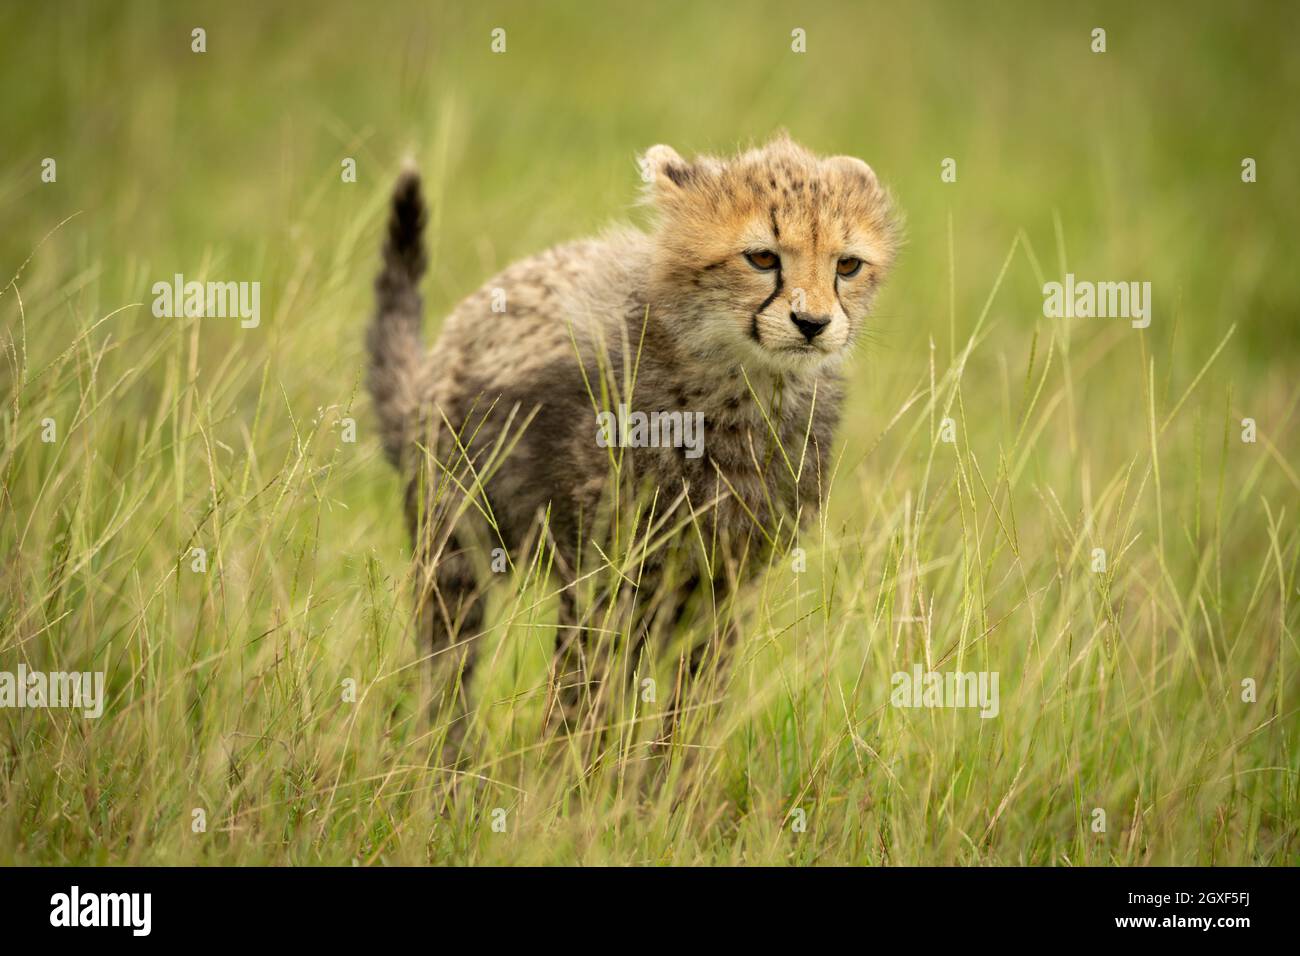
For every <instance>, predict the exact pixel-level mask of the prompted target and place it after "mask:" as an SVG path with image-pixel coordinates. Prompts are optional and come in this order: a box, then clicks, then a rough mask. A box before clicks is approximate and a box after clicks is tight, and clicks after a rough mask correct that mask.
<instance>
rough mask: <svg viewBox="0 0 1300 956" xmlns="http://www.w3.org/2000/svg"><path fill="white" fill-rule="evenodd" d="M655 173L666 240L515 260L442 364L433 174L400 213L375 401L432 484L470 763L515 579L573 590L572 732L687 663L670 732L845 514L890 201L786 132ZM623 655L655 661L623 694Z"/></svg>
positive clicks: (449, 710) (438, 645) (419, 600)
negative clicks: (788, 577)
mask: <svg viewBox="0 0 1300 956" xmlns="http://www.w3.org/2000/svg"><path fill="white" fill-rule="evenodd" d="M641 169H642V173H643V177H642V178H643V179H644V180H645V182H646V186H645V201H646V203H647V205H649V206H650V207H651V209H652V213H653V221H652V225H651V227H650V228H649V230H648V231H641V230H637V229H632V228H626V227H620V228H615V229H611V230H609V231H607V232H606V233H604V234H602V235H600V236H599V237H597V238H592V239H582V240H578V241H576V242H571V243H568V244H565V245H560V246H556V247H555V248H552V249H548V250H547V251H545V252H542V253H539V254H537V255H535V256H532V257H530V258H527V259H524V260H522V261H520V262H517V263H515V264H514V265H512V266H510V267H509V268H507V269H506V270H505V271H503V272H501V273H500V274H499V275H497V276H496V277H494V278H493V279H491V280H490V281H489V282H488V283H487V284H486V285H485V286H483V288H481V289H480V290H479V291H477V292H475V293H474V294H473V295H471V296H469V298H467V299H465V300H464V301H463V302H462V303H461V304H460V305H458V306H457V307H456V308H455V309H454V310H453V311H452V312H451V314H450V315H448V316H447V318H446V321H445V322H444V323H443V328H442V331H441V334H440V335H439V336H438V339H437V342H436V343H435V345H434V346H433V348H432V349H430V350H426V349H425V347H424V345H423V344H422V339H421V313H422V304H421V298H420V293H419V291H418V281H419V279H420V277H421V275H422V274H423V272H424V270H425V266H426V253H425V248H424V245H423V240H422V232H423V228H424V223H425V207H424V203H423V200H422V198H421V193H420V183H419V178H418V176H417V175H416V174H415V173H414V172H406V173H404V174H403V175H402V176H401V178H400V179H399V180H398V183H397V187H396V189H395V191H394V194H393V198H392V208H391V214H390V218H389V222H388V227H387V235H386V239H385V243H384V247H383V268H382V271H381V272H380V273H379V276H378V278H377V279H376V282H375V292H376V296H377V299H378V305H377V309H376V312H375V317H374V321H373V324H372V325H371V327H370V329H369V334H368V346H369V350H370V369H369V380H368V385H369V388H370V392H371V395H372V396H373V400H374V405H375V408H376V411H377V413H378V418H379V422H380V427H381V434H382V439H383V446H384V450H385V452H386V454H387V456H388V458H389V459H390V460H391V461H392V462H393V464H394V465H396V466H397V467H398V468H399V470H400V472H401V473H402V475H403V477H404V479H405V481H406V483H407V484H406V517H407V521H408V524H409V526H410V531H411V535H412V541H413V550H414V557H415V575H414V578H415V598H416V617H417V628H418V632H419V638H420V641H421V646H422V652H423V653H424V654H426V655H428V656H429V658H430V660H431V661H432V662H433V665H434V672H435V674H436V675H437V679H436V680H435V684H434V686H435V688H436V692H437V694H438V695H439V699H438V701H437V702H436V703H437V704H438V705H439V706H440V708H441V710H440V712H441V713H442V714H443V715H444V716H445V717H446V718H447V721H448V723H447V738H446V739H447V747H448V748H449V750H448V754H449V756H450V757H454V756H456V755H457V754H459V753H460V752H461V745H462V737H463V734H464V731H465V727H466V725H467V723H468V713H469V711H468V687H469V684H470V676H471V674H472V671H473V665H474V658H475V651H476V649H477V647H478V645H479V644H480V643H481V641H482V638H483V635H484V631H485V621H484V598H485V590H486V586H487V584H488V582H490V581H491V580H492V579H493V577H494V574H498V573H499V572H501V571H503V570H507V569H509V570H515V571H518V569H520V568H529V567H537V566H542V567H549V569H550V575H551V578H552V579H553V580H554V582H555V586H556V591H557V593H558V599H559V600H558V604H559V626H558V628H557V632H556V648H555V658H554V662H553V665H552V671H551V680H550V689H549V691H548V693H547V703H546V711H547V720H548V722H549V723H551V724H553V725H556V726H557V727H561V728H566V729H568V730H570V731H575V730H578V729H580V728H583V727H594V726H595V723H594V722H595V716H594V715H595V714H597V713H598V712H599V708H598V707H597V706H596V705H597V704H598V703H601V702H602V701H604V702H606V703H608V702H609V701H611V700H613V699H615V698H616V695H617V694H618V693H619V691H618V688H619V687H624V686H625V685H627V684H628V683H629V679H630V678H631V677H632V676H633V674H632V673H630V671H635V670H636V669H637V668H650V667H652V666H653V662H655V661H656V660H657V661H659V662H660V666H664V664H663V662H664V661H665V659H666V660H667V661H668V663H669V665H670V666H671V665H673V664H674V663H675V665H676V670H675V671H674V672H673V675H672V676H670V677H669V678H668V679H669V680H670V681H671V686H673V687H674V688H675V690H674V693H673V694H672V695H671V698H672V699H671V700H670V701H668V702H667V705H666V706H663V713H664V715H665V717H668V718H671V717H672V715H674V714H676V713H678V712H680V704H681V701H682V700H683V697H682V690H683V688H686V687H689V686H690V683H691V678H692V676H693V675H696V674H698V673H699V672H700V670H701V668H702V667H703V665H704V664H705V662H706V661H712V662H713V663H714V664H715V665H717V664H721V663H722V662H724V661H725V660H726V658H727V656H728V655H727V654H726V650H727V648H728V646H729V645H730V644H732V643H734V642H735V641H736V640H737V639H738V638H739V636H740V632H741V630H742V629H743V615H742V614H740V613H738V611H737V609H736V607H735V601H734V597H735V595H736V593H737V585H738V584H740V583H742V582H743V581H744V580H745V578H746V577H749V576H752V575H753V574H754V573H756V572H757V571H758V570H760V569H761V568H762V567H763V566H764V565H765V563H766V562H767V561H769V560H771V559H772V556H773V555H774V554H776V553H777V552H778V551H779V550H780V549H781V548H783V547H788V546H789V545H790V544H791V543H792V542H793V541H794V539H795V535H797V533H798V529H799V528H800V527H801V526H803V525H805V524H806V523H807V522H808V521H809V519H810V518H812V516H813V515H814V514H815V512H816V510H817V508H818V506H819V504H820V502H821V500H822V498H823V496H824V491H825V488H824V483H825V482H826V481H827V480H828V479H829V475H828V462H829V455H830V450H831V443H832V440H833V435H834V429H835V425H836V422H837V421H838V418H839V415H840V409H841V404H842V398H841V393H842V386H841V378H840V376H841V368H842V366H843V364H844V361H845V358H846V357H847V356H848V355H849V353H850V351H851V349H852V346H853V344H854V342H855V341H856V340H859V339H860V338H861V334H862V331H863V328H864V326H865V325H866V323H867V319H868V314H869V311H870V307H871V304H872V300H873V299H874V297H875V295H876V291H877V289H878V288H879V286H880V283H881V282H882V281H883V279H884V277H885V276H886V275H887V274H888V272H889V269H890V266H891V264H892V263H893V260H894V257H895V251H896V248H897V245H898V227H897V220H896V218H895V215H894V213H893V211H892V208H891V204H890V201H889V197H888V195H887V193H886V192H885V190H884V189H883V188H882V186H881V185H880V183H879V182H878V181H877V179H876V176H875V174H874V173H873V172H872V170H871V168H870V167H869V166H868V165H867V164H866V163H864V162H863V161H862V160H860V159H855V158H852V157H849V156H832V157H829V158H819V157H817V156H815V155H814V154H812V153H811V152H809V151H808V150H806V149H804V148H803V147H801V146H799V145H798V144H796V143H794V142H793V141H791V140H790V139H789V138H788V137H785V136H781V137H778V138H777V139H775V140H773V141H772V142H770V143H768V144H767V145H765V146H763V147H761V148H758V149H751V150H749V151H747V152H744V153H741V154H739V155H737V156H734V157H730V158H715V157H711V156H700V157H697V158H695V159H693V160H690V161H688V160H685V159H683V158H682V157H681V156H679V155H678V154H677V153H676V152H675V151H674V150H672V149H671V148H669V147H667V146H654V147H652V148H651V149H650V150H648V151H647V152H646V153H645V155H644V157H642V159H641ZM694 425H698V426H700V427H699V428H698V429H694V428H692V426H694ZM539 554H544V555H545V557H546V559H545V561H542V562H539V561H538V560H537V556H538V555H539ZM501 576H502V577H506V575H501ZM700 621H703V623H698V622H700ZM692 622H697V623H694V624H692ZM683 632H686V634H685V636H683ZM674 641H677V642H679V643H680V644H682V646H680V647H675V646H674V644H673V642H674ZM614 648H622V649H624V650H625V651H630V654H628V655H626V656H624V657H623V658H622V660H623V662H624V663H623V665H622V669H621V672H620V673H619V674H617V675H614V674H613V673H612V671H611V667H612V663H613V661H614V652H613V649H614ZM674 649H675V650H676V651H677V653H676V656H675V658H674V656H673V654H672V651H673V650H674ZM613 669H614V670H618V668H613ZM709 672H710V673H711V674H714V675H716V674H718V673H719V670H718V669H717V668H716V667H714V668H711V669H710V671H709ZM715 690H716V688H715ZM665 696H670V695H665ZM642 709H643V710H644V706H643V707H642ZM671 727H672V721H671V719H670V720H669V732H670V733H671Z"/></svg>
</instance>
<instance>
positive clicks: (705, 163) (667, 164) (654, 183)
mask: <svg viewBox="0 0 1300 956" xmlns="http://www.w3.org/2000/svg"><path fill="white" fill-rule="evenodd" d="M637 165H638V166H639V167H640V169H641V181H642V182H644V183H645V197H644V198H645V201H647V202H650V203H664V202H668V203H671V202H672V201H673V200H674V199H679V198H681V197H682V196H683V194H685V193H686V192H687V191H689V190H690V189H692V188H694V187H697V186H702V185H704V183H705V181H706V180H707V179H709V178H711V177H712V176H713V174H714V173H715V172H716V171H717V168H718V163H717V161H716V160H713V159H710V158H709V157H707V156H702V157H699V158H697V159H695V160H693V161H687V160H685V159H682V157H681V156H680V155H678V153H677V150H675V149H673V148H672V147H671V146H664V145H663V144H660V145H658V146H651V147H650V148H649V149H647V150H646V151H645V155H643V156H642V157H641V158H640V159H639V160H638V161H637Z"/></svg>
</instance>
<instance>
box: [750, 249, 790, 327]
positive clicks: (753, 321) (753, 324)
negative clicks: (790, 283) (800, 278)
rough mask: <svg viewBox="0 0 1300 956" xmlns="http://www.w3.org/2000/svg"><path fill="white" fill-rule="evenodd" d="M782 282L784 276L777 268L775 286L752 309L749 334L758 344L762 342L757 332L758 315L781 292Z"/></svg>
mask: <svg viewBox="0 0 1300 956" xmlns="http://www.w3.org/2000/svg"><path fill="white" fill-rule="evenodd" d="M783 282H784V278H783V276H782V275H781V270H780V269H779V268H778V269H777V270H776V288H775V289H773V290H772V294H771V295H769V296H768V297H767V298H766V299H764V300H763V304H762V305H760V306H759V307H758V308H757V309H755V310H754V317H753V318H752V319H750V322H749V335H750V337H751V338H752V339H753V340H754V341H755V342H757V343H758V344H759V345H762V344H763V339H762V338H761V337H760V336H759V334H758V317H759V316H760V315H762V314H763V310H764V309H766V308H767V307H768V306H769V305H771V304H772V300H773V299H775V298H776V297H777V296H778V295H780V294H781V284H782V283H783Z"/></svg>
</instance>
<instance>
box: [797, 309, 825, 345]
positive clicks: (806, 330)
mask: <svg viewBox="0 0 1300 956" xmlns="http://www.w3.org/2000/svg"><path fill="white" fill-rule="evenodd" d="M790 321H792V322H793V323H794V325H795V328H797V329H798V330H799V331H800V332H802V333H803V337H804V338H805V339H807V340H808V341H809V342H811V341H812V340H813V339H815V338H817V336H819V335H821V334H822V332H823V330H825V328H826V326H828V325H830V324H831V317H830V316H829V315H812V314H811V313H808V312H791V313H790Z"/></svg>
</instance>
